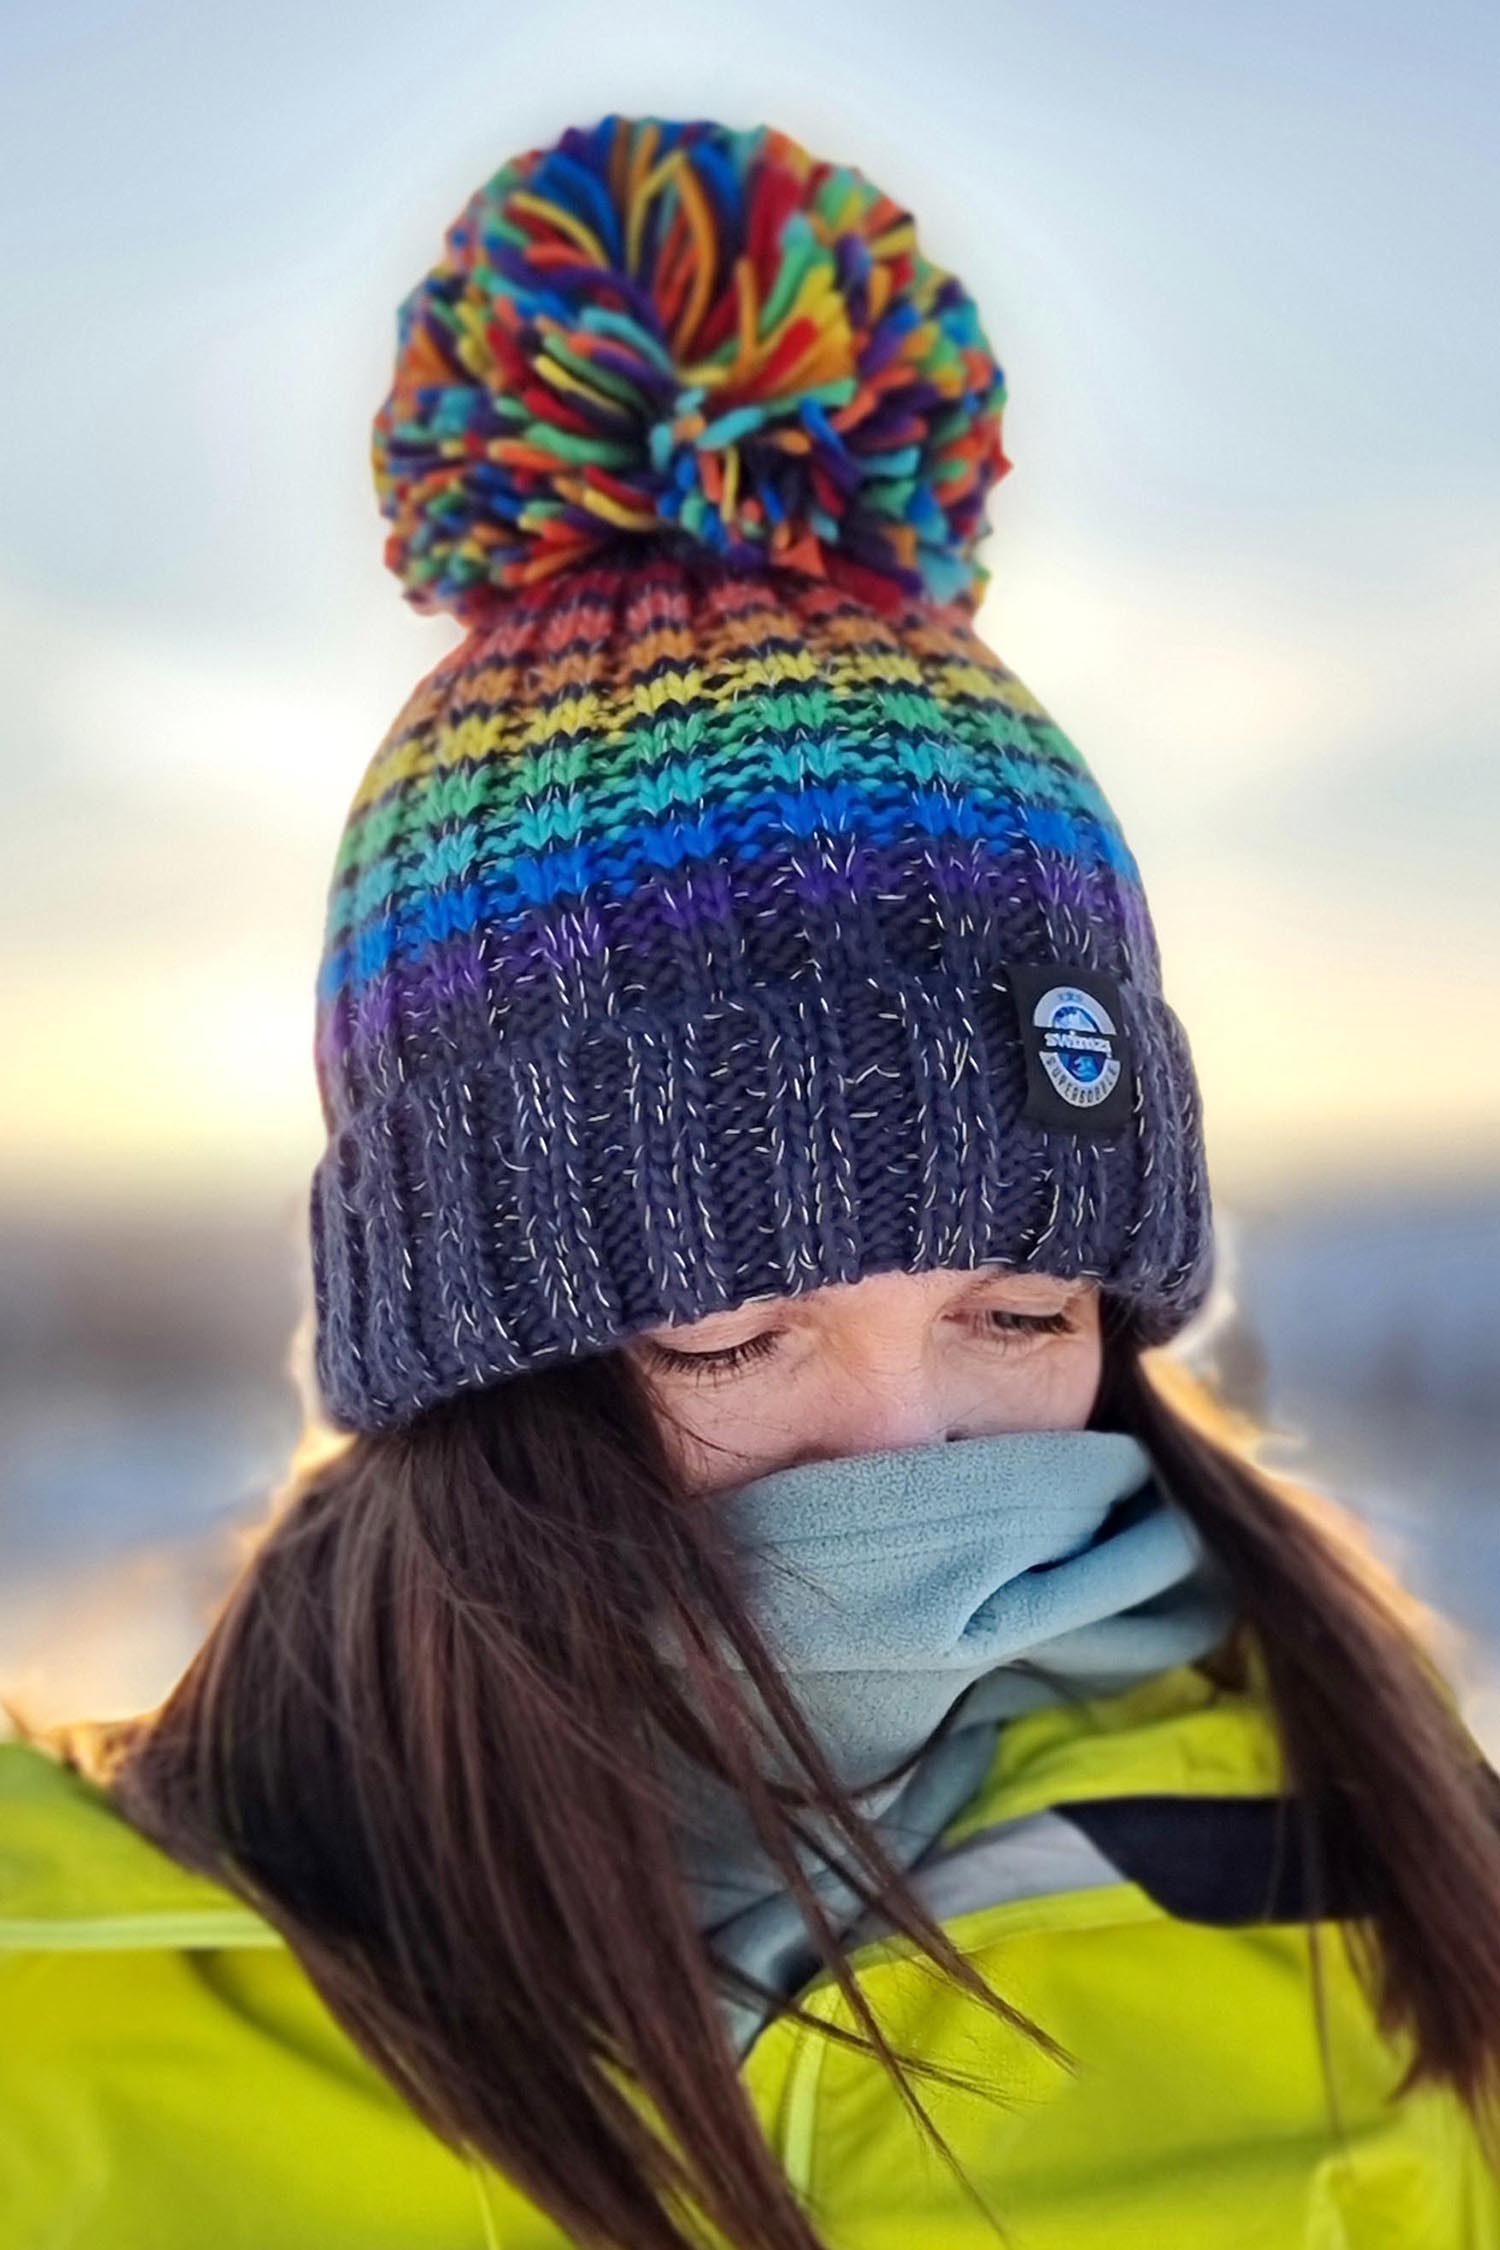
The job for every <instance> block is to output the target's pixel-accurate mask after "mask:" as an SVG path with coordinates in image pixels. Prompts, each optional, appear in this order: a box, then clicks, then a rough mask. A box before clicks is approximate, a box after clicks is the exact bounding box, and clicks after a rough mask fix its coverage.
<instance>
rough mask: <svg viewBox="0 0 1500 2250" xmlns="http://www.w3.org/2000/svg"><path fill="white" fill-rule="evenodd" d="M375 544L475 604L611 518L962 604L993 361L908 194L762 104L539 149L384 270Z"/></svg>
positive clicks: (655, 121) (662, 541)
mask: <svg viewBox="0 0 1500 2250" xmlns="http://www.w3.org/2000/svg"><path fill="white" fill-rule="evenodd" d="M397 319H398V338H399V349H398V354H397V364H396V373H395V380H394V383H393V386H392V389H391V392H390V394H389V396H388V397H387V399H386V400H385V402H384V404H383V405H382V406H381V408H380V410H379V412H378V414H377V415H376V417H375V426H374V436H373V461H374V470H375V484H376V490H377V492H378V494H379V496H380V506H381V512H382V514H383V515H384V516H385V517H386V518H387V519H388V521H389V523H390V525H391V531H390V533H389V536H388V538H387V541H386V548H385V559H386V561H387V563H388V564H389V565H390V567H391V569H392V570H394V571H395V572H396V574H397V576H398V577H399V578H400V579H401V580H402V582H403V584H404V586H405V589H406V598H407V600H408V601H409V602H410V603H411V604H412V605H413V606H414V607H415V608H417V609H420V610H449V611H451V612H453V614H455V615H456V616H458V617H460V618H461V619H465V620H468V619H469V618H471V617H473V616H475V615H477V614H478V613H479V611H480V609H481V608H483V607H484V606H486V605H487V604H488V603H490V602H491V601H492V600H493V598H494V595H495V593H496V592H497V591H503V590H506V589H514V588H518V587H523V586H528V585H532V584H534V583H535V582H537V581H538V580H541V579H545V578H550V577H551V576H553V575H554V574H555V573H556V572H558V571H562V570H566V569H568V568H569V567H571V566H573V565H576V564H578V563H581V562H586V561H587V562H592V561H598V560H600V559H601V558H602V557H603V556H604V555H605V553H606V551H608V550H617V549H618V547H619V544H620V543H621V542H625V543H628V544H632V545H633V544H638V543H640V542H646V543H649V544H650V545H652V546H654V547H657V548H661V547H663V546H665V547H667V548H670V549H673V550H675V551H679V552H680V551H684V550H692V551H699V552H702V551H704V550H707V551H709V552H711V553H713V554H715V555H718V556H721V557H723V559H724V560H725V561H726V562H728V563H731V564H734V565H737V566H740V567H744V568H752V569H753V568H782V569H788V570H800V571H805V572H809V573H811V574H813V575H814V576H817V577H821V578H825V579H827V580H829V581H830V582H832V583H834V584H837V585H839V586H841V587H843V588H845V589H846V590H847V591H849V592H851V593H853V594H855V595H856V596H857V597H859V598H860V599H862V600H864V601H866V602H868V603H870V604H871V605H872V606H874V607H876V608H880V609H885V610H889V609H893V608H895V607H898V606H900V604H901V603H903V602H905V601H909V600H912V599H918V600H924V601H928V602H933V603H937V604H939V605H942V606H947V605H950V604H957V605H958V606H959V608H960V610H962V611H964V612H972V611H973V610H974V609H976V608H977V607H978V604H979V600H980V598H981V596H982V594H983V591H984V588H985V585H986V583H987V582H988V578H989V573H988V571H987V570H986V569H985V568H984V566H983V565H982V564H980V563H979V562H978V561H977V559H976V554H975V550H976V548H977V547H978V545H979V542H980V541H981V540H982V538H983V537H984V535H985V533H986V532H987V531H988V529H989V524H988V522H987V520H986V518H985V514H984V509H985V502H986V498H987V495H988V493H989V490H990V488H991V486H992V485H993V484H995V483H996V482H997V481H998V480H999V478H1000V477H1002V476H1003V475H1004V474H1005V472H1006V471H1007V470H1008V469H1009V467H1010V465H1011V464H1010V462H1009V461H1008V460H1007V459H1006V457H1005V453H1004V450H1003V447H1002V445H1001V437H1000V423H1001V414H1002V410H1003V408H1004V405H1005V397H1006V393H1005V378H1004V376H1003V374H1002V372H1001V370H1000V368H999V366H998V365H997V363H996V361H995V359H994V357H993V355H992V353H991V351H990V348H989V345H988V343H987V341H986V339H985V336H984V332H983V330H982V328H981V326H980V323H979V315H978V312H977V310H976V307H975V305H974V303H973V300H972V299H971V298H970V297H969V295H968V294H967V292H966V291H965V290H964V289H963V287H962V286H961V284H960V283H959V282H958V281H957V280H956V279H955V278H954V277H953V275H951V274H948V273H945V272H943V271H942V270H941V269H940V268H938V267H936V266H933V265H931V264H930V263H929V262H928V261H927V259H926V258H924V257H923V256H922V254H921V252H920V250H919V249H918V248H917V242H916V231H915V227H914V224H913V221H912V218H911V216H910V214H909V213H908V212H905V211H903V210H901V209H900V208H899V207H898V206H897V205H896V204H894V203H892V202H891V201H890V199H889V198H888V197H887V196H884V195H882V194H881V193H880V191H879V190H878V189H877V188H875V187H873V186H872V185H871V184H870V183H869V182H868V181H867V180H865V179H864V178H863V177H862V176H861V175H860V174H859V173H858V172H857V171H855V170H853V169H852V168H851V167H849V166H835V165H832V164H829V163H825V162H822V161H820V160H819V159H817V158H814V157H812V156H810V155H809V154H808V153H807V151H806V150H805V149H803V148H801V147H800V146H799V145H798V144H797V143H796V142H795V141H793V140H791V139H789V138H788V137H787V135H786V134H784V133H780V132H778V131H776V130H775V128H774V127H770V126H759V127H756V128H754V129H753V130H750V131H746V132H737V131H731V130H730V129H729V128H728V127H726V126H722V125H717V124H714V123H712V122H709V121H706V120H697V121H694V122H691V123H686V124H674V123H668V122H666V121H664V120H662V119H660V118H654V117H653V118H642V119H630V118H623V117H617V116H609V117H606V118H604V119H602V120H601V122H600V123H599V124H598V125H596V126H595V127H594V128H593V129H592V130H591V131H584V130H582V129H581V128H575V129H572V130H570V131H569V132H567V133H565V134H564V135H563V137H562V139H561V141H559V143H558V144H557V146H556V147H555V148H550V149H533V150H531V151H530V152H528V153H527V154H526V155H523V156H519V157H517V158H515V159H514V160H513V161H512V162H511V163H509V164H507V165H506V166H505V167H504V168H503V169H502V170H501V171H499V172H497V173H496V174H495V176H494V178H493V179H491V180H490V181H488V182H487V183H486V185H485V186H484V187H482V188H481V189H480V190H479V191H478V193H477V194H475V195H474V196H473V197H471V199H470V201H469V203H468V204H467V205H466V207H465V209H464V210H463V212H462V213H461V215H460V216H459V218H458V219H457V220H456V221H455V222H454V224H453V225H452V227H450V228H449V230H448V233H447V236H446V238H445V254H444V257H443V259H442V261H441V263H440V264H438V265H437V266H436V267H434V268H433V270H432V272H431V273H429V274H428V275H427V276H426V278H425V279H424V280H423V281H422V282H420V283H419V284H418V286H417V287H416V288H415V289H414V290H413V291H412V292H411V293H410V295H409V296H408V297H406V298H405V299H404V301H403V302H402V304H401V307H400V310H399V313H398V316H397Z"/></svg>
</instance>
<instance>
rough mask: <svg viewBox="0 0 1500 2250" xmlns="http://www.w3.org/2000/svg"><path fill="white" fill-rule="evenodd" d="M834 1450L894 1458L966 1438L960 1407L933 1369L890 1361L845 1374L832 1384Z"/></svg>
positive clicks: (830, 1427)
mask: <svg viewBox="0 0 1500 2250" xmlns="http://www.w3.org/2000/svg"><path fill="white" fill-rule="evenodd" d="M828 1409H829V1411H828V1413H827V1416H826V1423H827V1430H828V1435H829V1438H830V1443H829V1451H830V1452H835V1453H839V1454H845V1453H894V1452H898V1451H902V1450H904V1449H906V1448H907V1447H909V1446H918V1445H940V1444H941V1443H942V1442H943V1440H944V1439H945V1438H949V1437H961V1436H962V1435H963V1432H962V1431H961V1430H960V1429H959V1428H958V1427H957V1417H956V1414H955V1409H954V1402H953V1399H952V1397H951V1395H950V1394H949V1391H948V1389H947V1387H946V1386H945V1385H944V1384H943V1383H941V1382H940V1381H939V1380H938V1378H937V1376H936V1375H935V1373H934V1372H933V1371H932V1369H931V1368H927V1367H923V1366H922V1365H921V1364H920V1363H916V1364H912V1363H907V1362H886V1363H883V1364H870V1365H867V1366H865V1367H861V1368H855V1369H850V1370H848V1371H847V1372H843V1371H841V1373H840V1375H839V1376H838V1378H837V1379H835V1380H833V1381H831V1382H830V1386H829V1397H828Z"/></svg>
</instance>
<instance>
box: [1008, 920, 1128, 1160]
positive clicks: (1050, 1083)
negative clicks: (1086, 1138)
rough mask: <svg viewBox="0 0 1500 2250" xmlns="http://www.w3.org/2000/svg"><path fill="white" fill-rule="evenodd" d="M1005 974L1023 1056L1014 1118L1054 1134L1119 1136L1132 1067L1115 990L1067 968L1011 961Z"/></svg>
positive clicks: (1103, 979) (1075, 965)
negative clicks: (1022, 1095)
mask: <svg viewBox="0 0 1500 2250" xmlns="http://www.w3.org/2000/svg"><path fill="white" fill-rule="evenodd" d="M1005 973H1006V975H1007V977H1008V978H1009V979H1010V988H1011V992H1012V994H1013V996H1014V999H1015V1003H1016V1012H1017V1015H1018V1016H1019V1018H1020V1023H1021V1047H1022V1050H1023V1052H1024V1054H1025V1056H1026V1105H1025V1107H1024V1109H1023V1110H1022V1112H1021V1115H1022V1116H1023V1117H1029V1118H1030V1119H1031V1120H1032V1122H1033V1123H1034V1124H1037V1125H1046V1126H1050V1127H1051V1128H1052V1129H1053V1130H1054V1131H1056V1130H1058V1129H1061V1130H1062V1131H1064V1132H1069V1133H1117V1132H1119V1130H1120V1128H1121V1127H1122V1126H1123V1125H1127V1124H1129V1122H1130V1115H1131V1106H1132V1102H1133V1099H1134V1085H1135V1067H1134V1062H1133V1058H1132V1054H1131V1046H1130V1038H1129V1034H1128V1033H1127V1031H1126V1029H1125V1011H1124V1009H1123V1008H1122V1007H1121V1005H1120V987H1119V985H1118V983H1117V982H1116V981H1115V979H1114V978H1113V977H1108V976H1105V975H1104V974H1103V972H1102V971H1101V970H1098V969H1090V968H1085V967H1084V966H1083V965H1082V963H1080V962H1073V961H1044V962H1042V963H1040V964H1037V963H1035V962H1030V961H1012V962H1009V963H1008V964H1007V966H1006V972H1005Z"/></svg>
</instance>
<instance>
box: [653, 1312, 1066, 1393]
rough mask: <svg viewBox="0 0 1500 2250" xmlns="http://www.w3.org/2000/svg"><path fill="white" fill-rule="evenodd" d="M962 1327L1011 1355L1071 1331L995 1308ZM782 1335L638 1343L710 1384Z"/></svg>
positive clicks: (1062, 1324)
mask: <svg viewBox="0 0 1500 2250" xmlns="http://www.w3.org/2000/svg"><path fill="white" fill-rule="evenodd" d="M963 1325H964V1326H965V1327H967V1328H970V1329H971V1330H973V1331H974V1332H975V1333H976V1334H977V1335H979V1336H980V1338H981V1339H982V1340H983V1341H984V1342H986V1343H990V1344H995V1345H998V1346H999V1347H1000V1348H1001V1349H1002V1350H1011V1351H1013V1350H1014V1349H1015V1348H1016V1347H1017V1345H1018V1344H1022V1343H1024V1342H1026V1341H1027V1340H1029V1339H1030V1338H1031V1337H1034V1336H1040V1335H1050V1336H1063V1335H1071V1334H1072V1333H1073V1331H1074V1328H1075V1323H1074V1321H1073V1320H1072V1318H1071V1317H1070V1315H1069V1314H1068V1313H1067V1312H1066V1311H1061V1310H1060V1311H1057V1312H1050V1313H1023V1312H1013V1311H1010V1310H1008V1309H1001V1308H998V1307H996V1308H992V1309H990V1310H988V1311H985V1312H980V1313H966V1314H964V1315H963ZM783 1333H784V1331H783V1330H781V1329H779V1328H768V1329H765V1330H764V1331H763V1332H762V1333H761V1334H760V1335H758V1336H750V1337H747V1338H746V1340H745V1341H744V1342H743V1343H741V1344H727V1345H724V1346H722V1347H721V1348H719V1349H718V1350H715V1351H697V1352H684V1351H676V1350H674V1349H673V1348H672V1347H671V1346H670V1345H667V1344H662V1343H659V1342H658V1341H657V1339H656V1338H655V1337H654V1336H645V1335H643V1336H642V1337H641V1338H640V1342H641V1343H642V1344H643V1345H644V1347H645V1350H646V1354H647V1357H648V1358H649V1359H650V1360H651V1362H652V1363H653V1364H654V1365H655V1366H657V1367H660V1368H662V1369H664V1370H669V1371H671V1372H672V1373H682V1374H687V1375H690V1376H691V1377H693V1378H694V1380H696V1381H714V1380H716V1379H722V1378H723V1377H724V1376H726V1375H733V1374H737V1373H738V1372H739V1371H740V1369H742V1368H744V1367H747V1366H749V1365H750V1364H751V1362H752V1361H755V1360H762V1359H766V1358H769V1357H770V1355H771V1354H772V1353H773V1352H774V1351H775V1350H776V1348H777V1346H778V1344H779V1343H780V1341H781V1338H782V1335H783Z"/></svg>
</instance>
